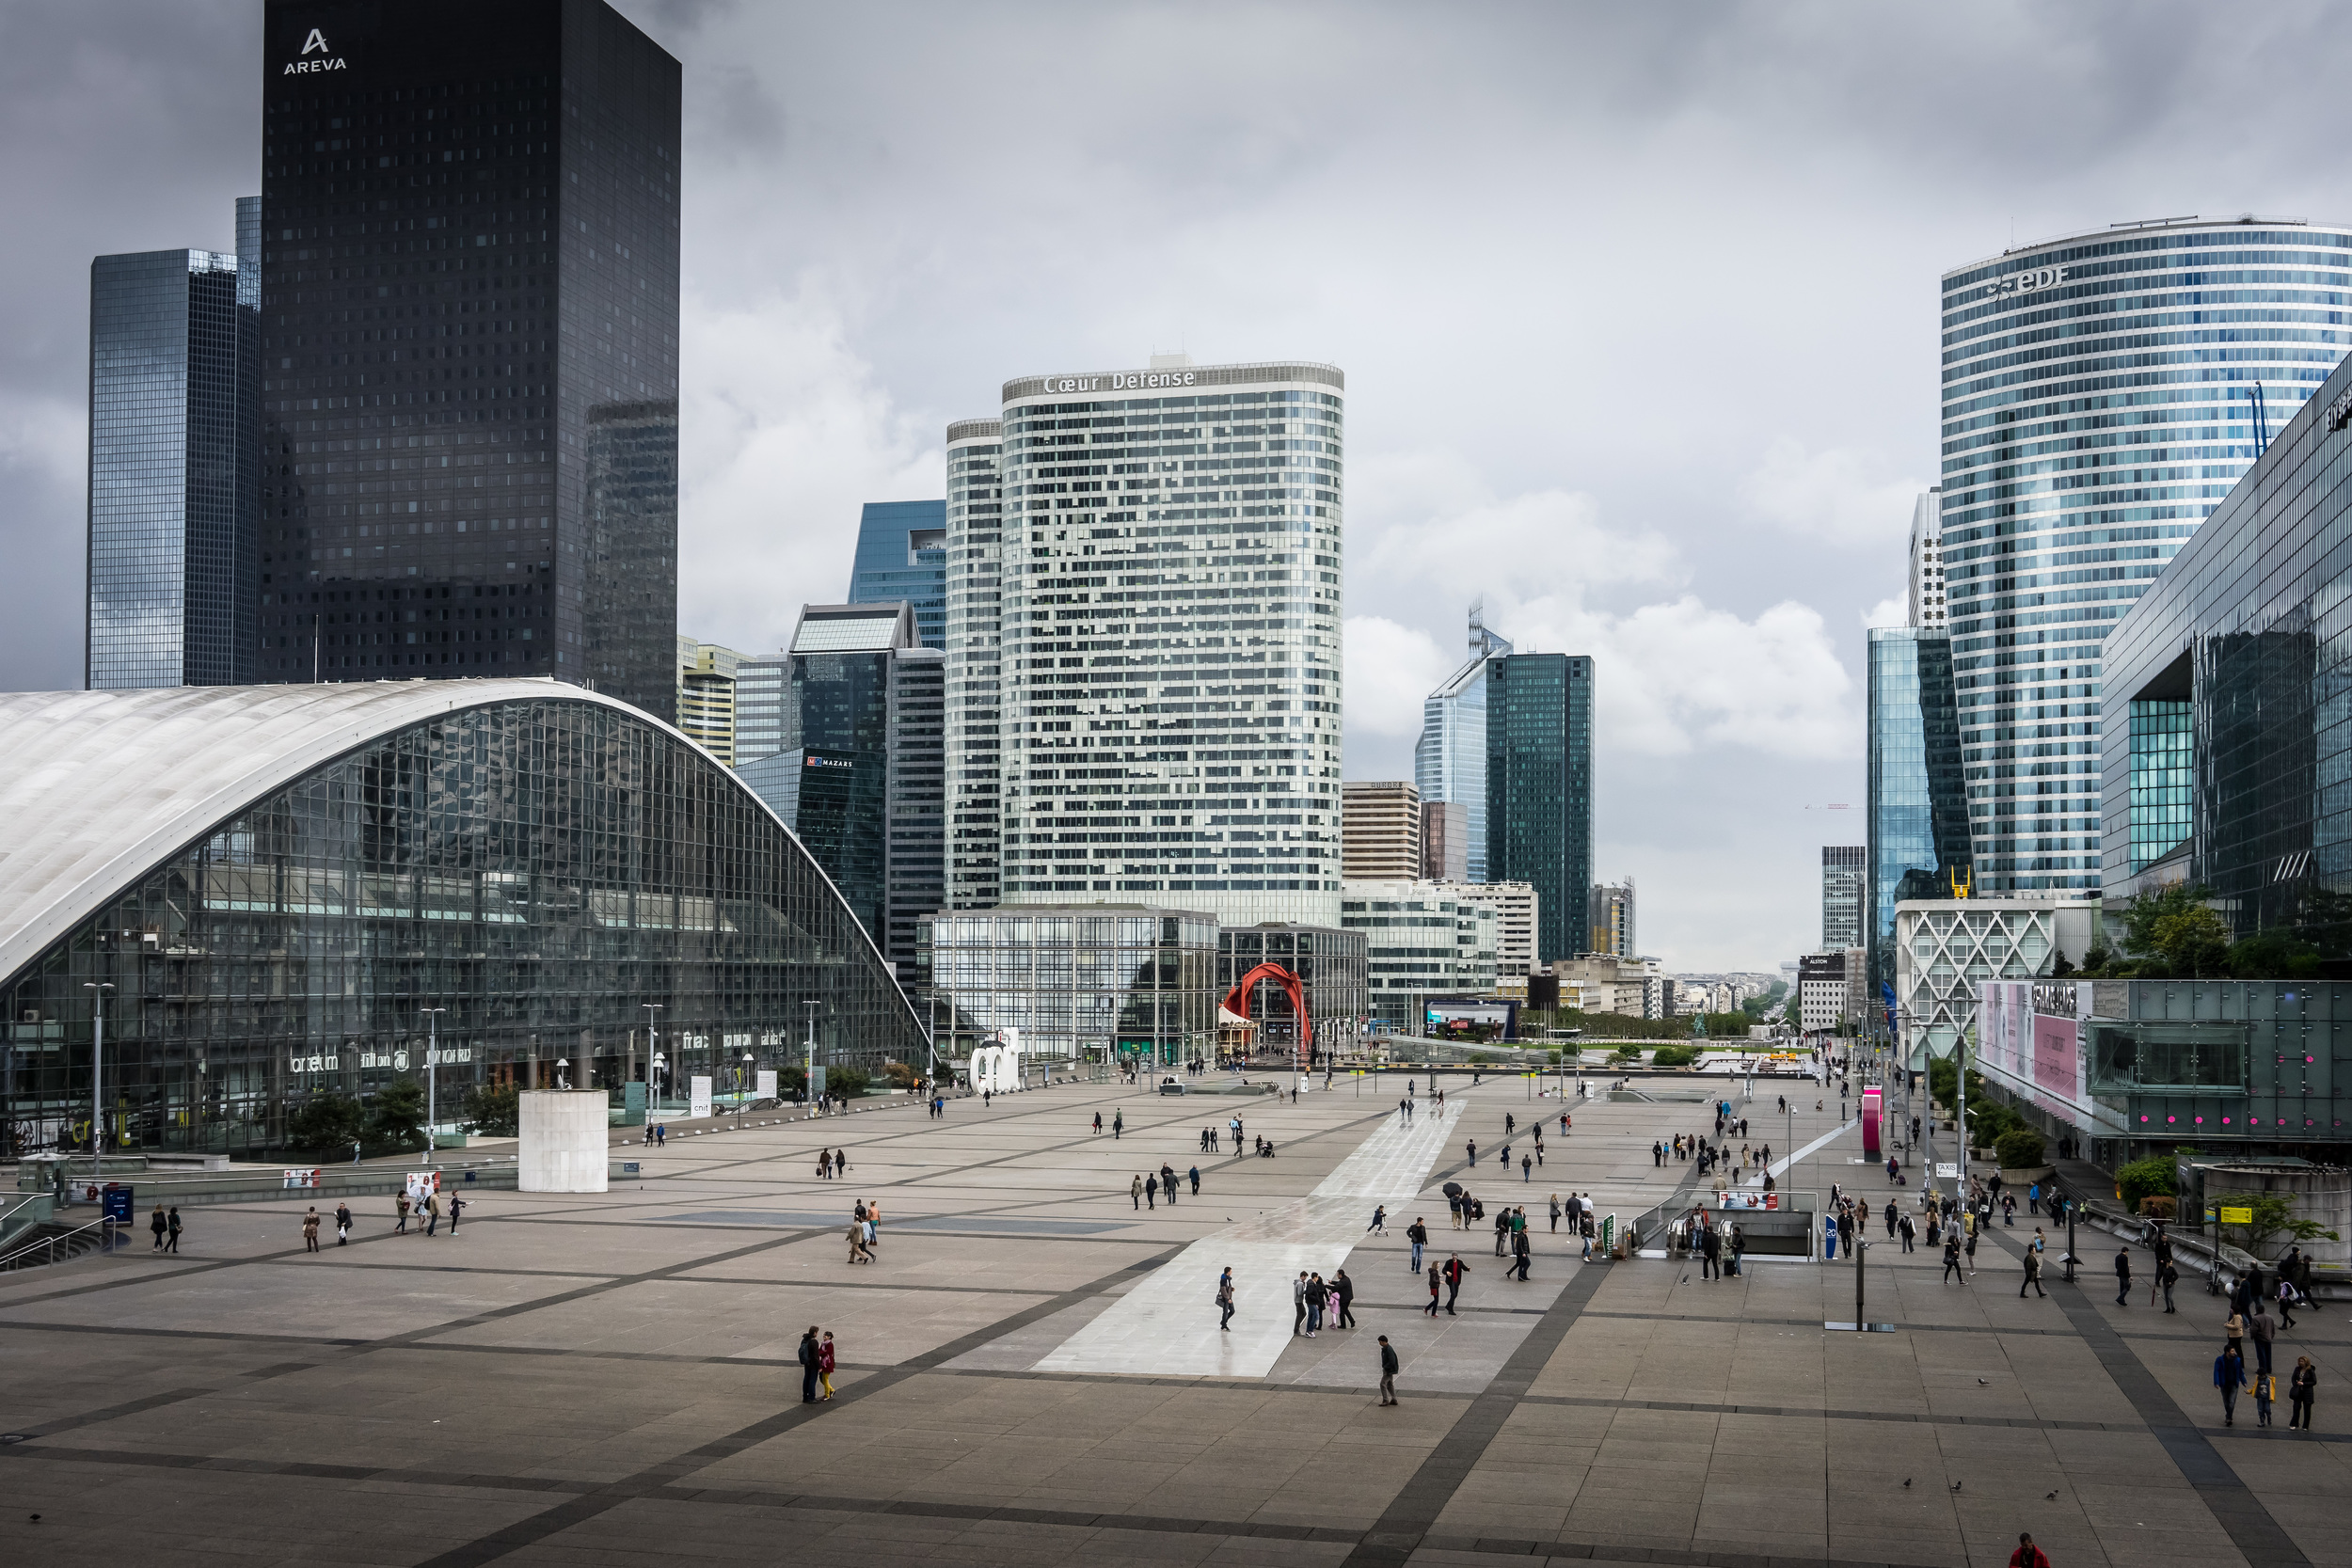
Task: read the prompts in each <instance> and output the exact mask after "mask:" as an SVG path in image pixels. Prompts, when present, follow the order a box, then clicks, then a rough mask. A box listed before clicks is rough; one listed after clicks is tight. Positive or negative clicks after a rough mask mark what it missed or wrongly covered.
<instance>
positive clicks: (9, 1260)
mask: <svg viewBox="0 0 2352 1568" xmlns="http://www.w3.org/2000/svg"><path fill="white" fill-rule="evenodd" d="M106 1223H107V1222H106V1221H105V1220H103V1219H95V1220H92V1221H90V1222H89V1223H88V1224H87V1225H77V1226H75V1227H73V1228H72V1229H71V1230H67V1231H61V1232H59V1233H58V1234H57V1235H55V1236H44V1237H42V1238H41V1239H40V1241H38V1242H35V1243H32V1244H31V1245H30V1246H22V1247H19V1248H17V1249H16V1250H15V1251H14V1252H11V1253H9V1254H8V1256H6V1257H4V1258H0V1271H6V1270H8V1269H13V1268H15V1267H17V1266H18V1264H17V1259H20V1258H23V1257H24V1256H25V1255H26V1254H27V1253H33V1252H40V1251H42V1250H44V1249H46V1250H47V1251H48V1252H49V1253H50V1255H51V1256H50V1258H49V1259H48V1261H50V1262H52V1263H55V1262H56V1260H57V1259H56V1248H57V1244H58V1243H61V1242H71V1241H72V1240H73V1238H74V1237H76V1236H79V1235H80V1234H81V1233H82V1232H83V1231H85V1230H96V1229H98V1228H99V1227H101V1226H103V1225H105V1224H106Z"/></svg>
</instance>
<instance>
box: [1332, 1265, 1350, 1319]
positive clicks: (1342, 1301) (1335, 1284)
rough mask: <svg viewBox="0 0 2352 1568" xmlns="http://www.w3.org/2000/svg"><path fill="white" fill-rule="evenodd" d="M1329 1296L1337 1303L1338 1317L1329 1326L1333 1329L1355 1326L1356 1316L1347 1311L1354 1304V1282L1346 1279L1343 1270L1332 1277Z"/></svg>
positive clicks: (1345, 1272)
mask: <svg viewBox="0 0 2352 1568" xmlns="http://www.w3.org/2000/svg"><path fill="white" fill-rule="evenodd" d="M1331 1294H1332V1295H1333V1296H1334V1297H1335V1298H1336V1299H1337V1300H1338V1302H1339V1317H1338V1318H1337V1320H1335V1321H1334V1322H1333V1323H1332V1324H1331V1326H1332V1327H1333V1328H1354V1327H1355V1326H1356V1314H1355V1313H1354V1312H1353V1311H1351V1310H1349V1308H1351V1307H1353V1306H1354V1305H1355V1302H1356V1282H1355V1281H1354V1280H1352V1279H1350V1278H1348V1277H1347V1271H1346V1270H1345V1269H1342V1270H1340V1272H1339V1273H1338V1274H1336V1275H1333V1276H1332V1279H1331Z"/></svg>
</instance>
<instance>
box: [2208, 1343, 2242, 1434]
mask: <svg viewBox="0 0 2352 1568" xmlns="http://www.w3.org/2000/svg"><path fill="white" fill-rule="evenodd" d="M2213 1386H2215V1387H2217V1388H2218V1389H2220V1390H2221V1424H2222V1425H2223V1426H2225V1427H2233V1426H2235V1425H2237V1397H2238V1394H2239V1392H2240V1391H2241V1390H2242V1389H2244V1388H2245V1386H2246V1357H2244V1356H2243V1355H2240V1354H2238V1353H2237V1352H2236V1351H2234V1350H2230V1349H2224V1350H2223V1351H2222V1353H2221V1354H2219V1355H2217V1356H2215V1357H2214V1358H2213Z"/></svg>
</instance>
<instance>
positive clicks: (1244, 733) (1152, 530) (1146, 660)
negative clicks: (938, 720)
mask: <svg viewBox="0 0 2352 1568" xmlns="http://www.w3.org/2000/svg"><path fill="white" fill-rule="evenodd" d="M1344 391H1345V381H1344V378H1343V376H1342V374H1341V372H1339V371H1338V370H1336V369H1334V368H1332V367H1330V366H1328V365H1315V364H1307V363H1303V362H1284V363H1274V364H1249V365H1211V366H1195V365H1193V364H1191V363H1190V362H1189V361H1188V360H1186V359H1185V358H1184V356H1180V355H1179V356H1155V357H1154V360H1153V363H1152V368H1151V369H1149V370H1141V371H1111V372H1093V373H1088V374H1080V375H1037V376H1025V377H1022V378H1020V379H1018V380H1014V381H1009V382H1007V383H1006V384H1005V388H1004V395H1003V408H1002V420H1001V429H1000V432H999V436H1000V439H999V442H998V445H999V451H998V453H997V457H998V464H999V467H998V474H997V479H998V486H999V488H1000V489H1001V492H1002V505H1003V509H1004V510H1003V517H1004V521H1005V527H1004V529H1003V531H1002V532H1003V535H1004V538H1003V542H1002V547H1003V559H1002V565H1003V576H1002V588H1001V594H1002V597H1001V600H1000V605H999V611H998V619H997V626H996V635H997V636H998V637H999V638H1000V639H1001V641H999V642H998V643H997V644H996V645H995V646H994V647H993V648H987V647H982V646H979V645H976V644H973V643H971V642H969V641H967V643H966V645H965V646H963V647H961V648H951V649H950V663H951V668H950V671H949V680H950V684H951V686H952V687H953V689H956V690H957V691H958V692H959V693H961V692H962V691H963V690H964V683H965V682H966V681H967V680H971V679H977V678H980V677H978V676H977V675H975V674H974V673H973V672H974V670H975V668H976V667H977V666H981V665H984V664H986V663H988V662H991V661H990V660H986V659H983V658H982V657H979V656H980V655H982V654H984V653H992V652H993V653H995V654H997V655H998V656H999V657H996V658H995V659H994V660H993V663H995V664H996V666H997V667H998V668H1000V669H1001V671H1002V674H1001V677H1000V689H999V692H998V696H999V699H1000V702H999V711H1000V712H1001V715H1002V718H1001V720H1000V722H999V727H1000V729H1001V731H1002V736H1001V739H1002V747H1003V749H1002V752H1001V753H1000V755H1001V759H1002V760H1001V777H1002V789H1003V803H1004V804H1003V815H1002V816H1001V818H1000V822H1001V827H1000V830H999V832H1000V840H999V846H998V857H999V862H1000V865H1001V880H1000V884H999V886H1000V895H1001V897H1002V898H1003V900H1004V901H1005V902H1006V903H1009V904H1025V903H1055V904H1061V903H1069V902H1071V901H1073V899H1075V898H1078V897H1081V896H1091V895H1120V896H1121V897H1122V898H1126V899H1131V900H1132V899H1140V900H1141V901H1143V902H1147V903H1168V904H1172V905H1180V906H1182V907H1184V908H1187V909H1194V910H1200V911H1205V912H1209V913H1213V914H1215V915H1216V916H1217V918H1218V919H1219V920H1220V921H1222V922H1223V923H1225V924H1226V925H1229V926H1236V927H1238V926H1250V925H1257V924H1260V923H1262V922H1265V921H1275V922H1279V923H1284V924H1291V925H1302V926H1318V927H1332V926H1336V925H1337V924H1338V923H1339V922H1338V915H1339V909H1338V905H1339V899H1340V858H1341V857H1340V757H1341V698H1340V681H1341V669H1340V651H1341V649H1340V625H1341V611H1342V601H1341V567H1342V561H1341V542H1342V537H1343V535H1342V502H1341V495H1342V477H1343V449H1344V444H1345V428H1344V422H1343V413H1344ZM976 439H977V437H976ZM973 609H974V613H975V614H977V613H978V610H977V606H975V607H973ZM976 630H982V631H983V632H984V628H976ZM960 754H961V753H960ZM960 771H968V769H967V768H961V766H960ZM971 782H972V781H971V780H970V779H968V778H964V779H960V780H959V784H960V785H961V784H969V783H971ZM957 843H958V846H959V847H958V850H957V853H958V856H959V857H960V859H959V864H960V865H961V855H962V854H963V853H964V852H965V849H966V847H971V848H973V849H976V850H977V849H978V848H979V847H980V844H979V841H977V840H958V841H957ZM951 876H955V877H957V878H959V881H958V882H957V883H956V884H955V885H958V886H968V885H971V884H968V883H966V882H963V881H962V880H961V876H962V873H961V871H955V872H951Z"/></svg>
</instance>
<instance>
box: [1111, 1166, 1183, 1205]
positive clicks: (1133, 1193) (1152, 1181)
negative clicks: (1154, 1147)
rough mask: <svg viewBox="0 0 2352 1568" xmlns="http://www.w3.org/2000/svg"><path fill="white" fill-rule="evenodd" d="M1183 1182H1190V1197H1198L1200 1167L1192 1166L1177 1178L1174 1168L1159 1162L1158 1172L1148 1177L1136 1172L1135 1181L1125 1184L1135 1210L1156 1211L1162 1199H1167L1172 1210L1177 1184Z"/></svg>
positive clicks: (1174, 1203)
mask: <svg viewBox="0 0 2352 1568" xmlns="http://www.w3.org/2000/svg"><path fill="white" fill-rule="evenodd" d="M1184 1180H1190V1181H1191V1183H1192V1196H1195V1197H1199V1196H1200V1166H1199V1165H1194V1166H1193V1167H1192V1168H1191V1169H1189V1170H1187V1171H1186V1172H1184V1175H1183V1176H1178V1175H1177V1174H1176V1167H1175V1166H1173V1165H1171V1164H1168V1162H1167V1161H1165V1160H1163V1161H1161V1162H1160V1168H1159V1169H1158V1170H1156V1171H1153V1172H1152V1173H1150V1174H1149V1175H1146V1174H1143V1173H1140V1172H1138V1173H1137V1174H1136V1179H1135V1180H1133V1181H1130V1182H1129V1183H1128V1184H1127V1196H1129V1197H1130V1198H1132V1199H1134V1200H1135V1207H1136V1208H1137V1209H1157V1208H1158V1207H1159V1206H1160V1199H1161V1198H1163V1197H1165V1198H1166V1199H1168V1207H1169V1208H1170V1209H1173V1208H1175V1207H1176V1188H1177V1184H1178V1183H1179V1182H1180V1181H1184Z"/></svg>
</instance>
